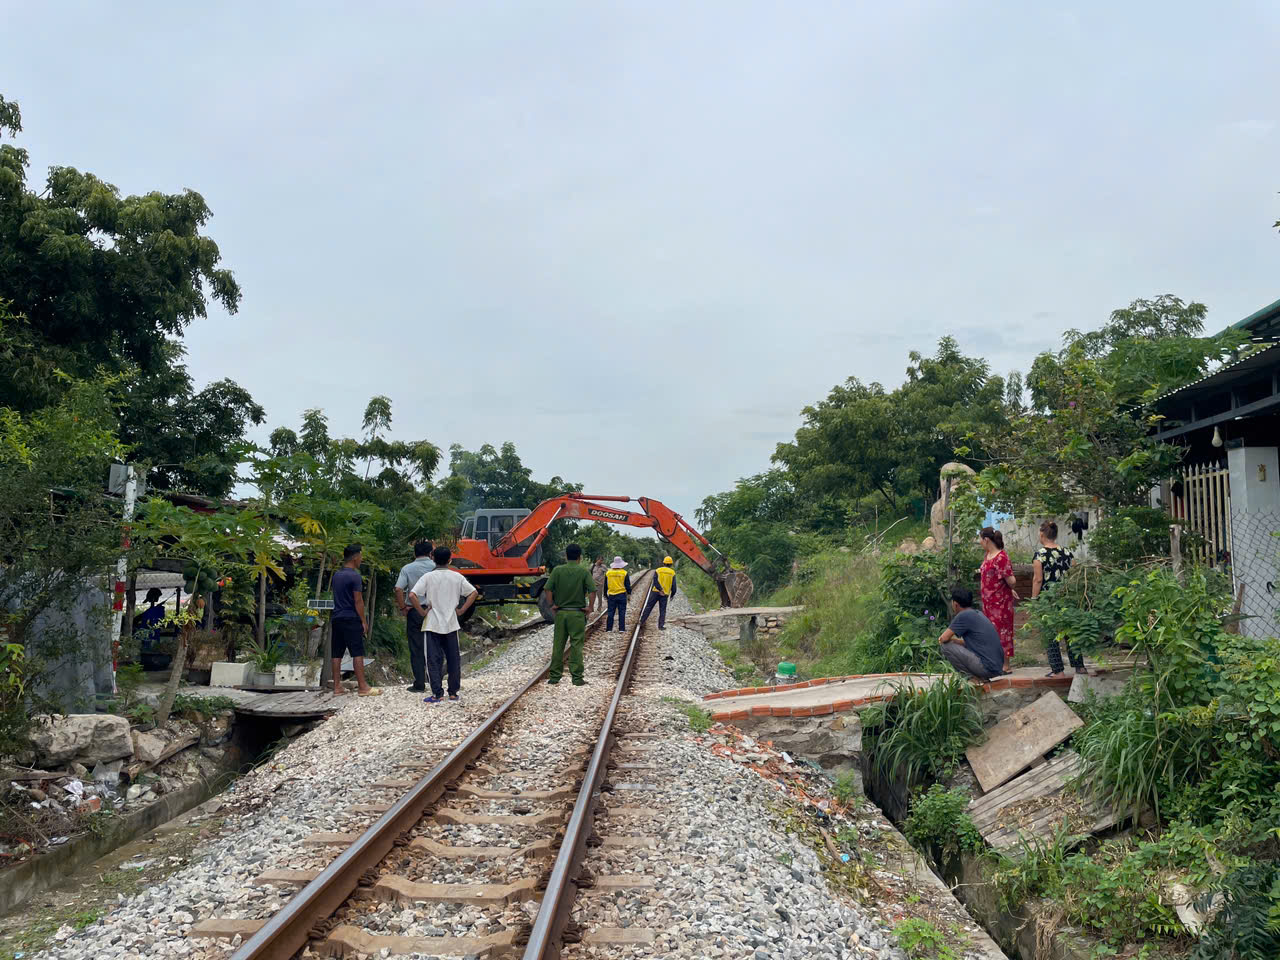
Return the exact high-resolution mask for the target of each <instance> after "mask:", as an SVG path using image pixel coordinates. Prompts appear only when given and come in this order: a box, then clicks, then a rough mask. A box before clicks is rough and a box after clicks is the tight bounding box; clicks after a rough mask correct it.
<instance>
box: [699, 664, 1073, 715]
mask: <svg viewBox="0 0 1280 960" xmlns="http://www.w3.org/2000/svg"><path fill="white" fill-rule="evenodd" d="M933 676H938V674H933V673H857V674H850V675H849V676H847V677H815V678H814V679H813V680H805V681H804V682H802V683H784V684H779V685H778V686H776V687H742V688H741V689H738V690H721V691H719V692H717V693H708V694H707V695H706V696H704V697H703V698H702V699H703V700H704V701H706V700H724V699H727V698H729V697H749V696H755V695H757V694H761V693H786V692H787V691H789V690H804V689H807V688H810V687H821V686H825V685H827V684H832V683H845V682H847V681H850V680H877V679H881V678H891V677H933ZM1072 682H1073V678H1071V677H1001V678H1000V679H999V680H990V681H987V682H986V683H978V682H977V681H974V686H976V687H979V688H980V689H981V690H982V692H983V693H991V692H992V691H995V690H1011V689H1014V688H1029V687H1030V688H1034V687H1043V688H1044V689H1046V690H1060V689H1061V690H1067V689H1069V688H1070V687H1071V684H1072ZM889 696H892V694H890V695H889ZM875 699H880V700H883V699H885V697H877V698H875ZM757 716H763V714H757ZM779 716H782V714H779Z"/></svg>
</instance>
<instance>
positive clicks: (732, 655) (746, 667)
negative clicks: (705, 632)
mask: <svg viewBox="0 0 1280 960" xmlns="http://www.w3.org/2000/svg"><path fill="white" fill-rule="evenodd" d="M711 646H712V647H714V648H715V651H716V653H718V654H720V659H722V660H723V661H724V665H725V666H726V667H728V669H729V672H730V673H731V674H733V680H734V682H735V683H737V684H739V685H740V686H752V687H758V686H760V685H761V684H763V683H764V679H765V677H764V674H762V673H761V672H760V668H759V667H757V666H756V665H755V664H754V663H752V662H751V660H750V658H749V657H748V656H746V654H745V653H744V651H743V650H742V649H741V648H740V647H739V646H738V644H737V642H736V641H733V640H719V641H716V642H714V643H712V644H711Z"/></svg>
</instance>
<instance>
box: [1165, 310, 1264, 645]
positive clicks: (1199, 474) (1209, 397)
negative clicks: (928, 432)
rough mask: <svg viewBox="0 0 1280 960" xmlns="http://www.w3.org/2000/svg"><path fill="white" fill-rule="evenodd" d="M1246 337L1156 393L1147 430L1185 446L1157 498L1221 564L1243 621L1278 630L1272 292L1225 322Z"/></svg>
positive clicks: (1251, 627) (1246, 627) (1247, 628)
mask: <svg viewBox="0 0 1280 960" xmlns="http://www.w3.org/2000/svg"><path fill="white" fill-rule="evenodd" d="M1232 326H1233V327H1234V328H1235V329H1237V330H1240V331H1241V332H1243V333H1245V334H1246V335H1247V336H1248V338H1249V342H1248V344H1247V345H1246V347H1245V348H1244V349H1243V350H1241V351H1240V353H1239V354H1238V356H1237V357H1236V358H1235V359H1233V360H1231V361H1229V362H1227V363H1225V364H1223V365H1222V366H1221V367H1219V368H1218V369H1216V370H1214V371H1212V372H1211V373H1209V374H1208V375H1206V376H1204V377H1202V378H1201V379H1199V380H1197V381H1195V382H1194V383H1189V384H1187V385H1186V386H1184V387H1181V388H1179V389H1177V390H1174V391H1171V392H1170V393H1167V394H1165V395H1164V396H1163V397H1160V398H1159V399H1157V400H1156V401H1155V402H1154V404H1153V405H1154V407H1155V410H1156V412H1158V413H1159V414H1160V415H1161V416H1162V417H1163V418H1164V419H1163V420H1161V421H1160V423H1159V424H1158V425H1157V426H1156V428H1155V436H1156V437H1157V438H1159V439H1160V440H1163V441H1166V442H1168V443H1174V444H1177V445H1179V446H1181V447H1183V448H1184V449H1185V454H1184V459H1183V466H1182V468H1181V474H1180V476H1178V477H1176V478H1173V479H1171V480H1170V481H1169V482H1167V483H1166V484H1164V485H1163V486H1162V488H1161V490H1160V492H1159V497H1160V501H1161V503H1162V504H1163V505H1164V506H1165V507H1167V508H1168V510H1169V512H1170V513H1171V514H1172V515H1173V516H1174V517H1176V518H1177V519H1179V520H1181V521H1183V522H1184V524H1185V525H1186V526H1187V528H1188V529H1190V530H1191V531H1193V532H1195V533H1197V534H1199V535H1200V536H1201V537H1203V538H1204V541H1205V547H1204V555H1205V559H1206V560H1208V561H1209V562H1211V563H1215V564H1222V565H1225V566H1229V567H1230V570H1231V574H1232V579H1233V582H1234V584H1235V589H1236V595H1237V599H1238V602H1239V604H1240V607H1241V610H1242V612H1243V613H1244V614H1246V616H1247V619H1246V620H1245V621H1244V622H1243V623H1242V627H1241V629H1242V630H1243V631H1244V632H1246V633H1249V634H1252V635H1256V636H1276V635H1277V634H1278V633H1280V623H1278V622H1277V610H1278V609H1280V567H1278V564H1277V560H1278V559H1280V453H1278V450H1280V300H1277V301H1275V302H1274V303H1271V304H1268V305H1267V306H1265V307H1263V308H1262V309H1261V310H1258V311H1257V312H1255V313H1253V314H1251V315H1249V316H1247V317H1245V318H1244V319H1243V320H1240V321H1239V322H1238V323H1235V324H1233V325H1232Z"/></svg>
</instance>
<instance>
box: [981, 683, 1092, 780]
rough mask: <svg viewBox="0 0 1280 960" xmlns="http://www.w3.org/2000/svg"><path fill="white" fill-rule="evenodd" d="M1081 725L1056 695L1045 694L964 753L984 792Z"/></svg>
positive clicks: (992, 730) (999, 724)
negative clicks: (984, 740)
mask: <svg viewBox="0 0 1280 960" xmlns="http://www.w3.org/2000/svg"><path fill="white" fill-rule="evenodd" d="M1082 726H1084V721H1082V720H1081V719H1080V718H1079V717H1077V716H1076V715H1075V713H1074V712H1073V711H1072V710H1071V708H1070V707H1068V706H1067V705H1066V704H1065V703H1063V702H1062V700H1061V699H1060V698H1059V697H1058V695H1057V694H1055V693H1046V694H1045V695H1044V696H1042V697H1041V698H1040V699H1039V700H1037V701H1036V702H1035V703H1032V704H1029V705H1028V706H1025V707H1023V708H1022V709H1021V710H1019V711H1017V712H1016V713H1014V714H1013V715H1012V716H1010V717H1007V718H1005V719H1004V720H1001V721H1000V722H999V723H997V724H996V725H995V726H994V727H992V728H991V730H990V731H989V733H988V736H987V740H986V742H985V743H981V744H978V745H977V746H975V747H970V748H969V749H968V750H966V751H965V756H966V757H968V758H969V765H970V766H971V767H973V773H974V776H976V777H977V778H978V783H979V784H980V785H981V786H982V789H983V791H984V792H987V791H991V790H993V789H995V788H996V787H998V786H1000V784H1002V783H1004V782H1006V781H1007V780H1010V779H1011V778H1013V777H1014V776H1015V775H1016V774H1018V773H1019V772H1020V771H1022V770H1025V769H1026V768H1027V766H1028V765H1029V764H1030V763H1031V761H1032V760H1035V759H1036V758H1037V757H1042V756H1044V755H1045V754H1046V753H1048V752H1049V751H1050V750H1052V749H1053V748H1054V747H1056V746H1057V745H1058V744H1060V743H1062V741H1064V740H1066V739H1067V738H1068V737H1069V736H1071V734H1072V732H1073V731H1075V730H1076V729H1078V728H1080V727H1082Z"/></svg>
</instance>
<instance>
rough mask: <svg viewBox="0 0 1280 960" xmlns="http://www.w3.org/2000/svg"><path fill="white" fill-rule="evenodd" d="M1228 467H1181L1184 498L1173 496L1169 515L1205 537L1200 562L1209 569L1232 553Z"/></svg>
mask: <svg viewBox="0 0 1280 960" xmlns="http://www.w3.org/2000/svg"><path fill="white" fill-rule="evenodd" d="M1229 478H1230V473H1229V471H1228V470H1227V467H1226V465H1225V464H1221V463H1201V464H1193V465H1190V466H1186V467H1183V468H1182V471H1181V480H1182V495H1181V496H1178V495H1176V494H1174V495H1172V496H1171V497H1170V501H1171V502H1170V504H1169V513H1170V515H1171V516H1173V517H1174V518H1175V519H1177V520H1180V521H1182V523H1183V525H1184V526H1185V527H1186V528H1187V529H1188V530H1190V531H1192V532H1194V533H1198V534H1199V535H1200V536H1201V537H1203V538H1204V544H1203V546H1201V547H1200V548H1199V553H1200V559H1201V560H1203V561H1204V562H1205V563H1207V564H1209V565H1210V566H1213V565H1216V564H1217V563H1219V562H1220V561H1221V560H1222V559H1223V558H1225V557H1227V556H1230V554H1231V483H1230V479H1229Z"/></svg>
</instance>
